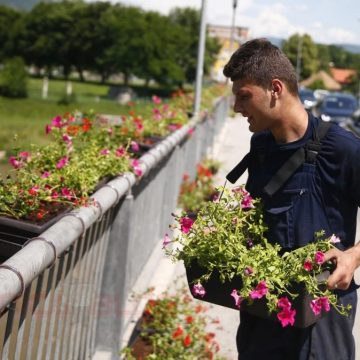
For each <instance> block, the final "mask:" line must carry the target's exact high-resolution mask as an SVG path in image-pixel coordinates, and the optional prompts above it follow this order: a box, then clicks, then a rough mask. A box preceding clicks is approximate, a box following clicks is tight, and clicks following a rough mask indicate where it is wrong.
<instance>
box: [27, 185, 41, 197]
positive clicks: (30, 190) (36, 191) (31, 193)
mask: <svg viewBox="0 0 360 360" xmlns="http://www.w3.org/2000/svg"><path fill="white" fill-rule="evenodd" d="M39 190H40V188H39V187H38V186H33V187H32V188H31V189H29V194H30V195H32V196H35V195H37V193H38V192H39Z"/></svg>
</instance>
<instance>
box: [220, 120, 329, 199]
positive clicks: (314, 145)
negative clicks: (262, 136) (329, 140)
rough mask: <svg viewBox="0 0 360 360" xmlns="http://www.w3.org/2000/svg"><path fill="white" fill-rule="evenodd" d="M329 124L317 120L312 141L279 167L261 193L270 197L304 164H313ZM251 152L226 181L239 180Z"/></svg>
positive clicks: (247, 164)
mask: <svg viewBox="0 0 360 360" xmlns="http://www.w3.org/2000/svg"><path fill="white" fill-rule="evenodd" d="M330 125H331V124H330V123H329V122H325V121H323V120H321V119H319V124H318V126H317V127H316V128H315V129H314V133H313V139H311V140H309V141H308V142H307V143H306V145H305V147H302V148H299V149H298V150H297V151H295V153H294V154H293V155H292V156H291V157H290V158H289V159H288V160H287V161H286V162H285V163H284V164H283V165H282V166H281V168H280V169H279V170H278V171H277V172H276V173H275V175H274V176H273V177H272V178H271V179H270V181H269V182H268V184H267V185H266V186H265V187H264V189H263V191H264V193H265V194H267V195H268V196H272V195H274V194H275V193H276V191H278V190H279V189H280V188H281V187H282V186H283V185H284V184H285V182H286V181H287V180H288V179H289V178H290V177H291V176H292V175H293V174H294V173H295V171H296V170H297V169H298V168H299V167H300V166H301V165H302V164H303V163H304V162H310V163H314V162H315V159H316V156H317V154H318V153H319V151H320V149H321V140H322V139H323V138H324V137H325V136H326V134H327V131H328V130H329V127H330ZM253 156H254V154H253V152H251V151H250V152H249V153H247V154H246V155H245V156H244V158H243V159H242V160H241V161H240V162H239V163H238V164H237V165H236V166H235V167H234V168H233V169H232V170H231V171H230V172H229V173H228V174H227V175H226V179H227V180H228V181H230V182H231V183H232V184H235V182H236V181H237V180H238V179H239V178H240V176H241V175H242V174H243V173H244V172H245V170H246V169H247V168H248V166H249V162H250V159H251V157H253Z"/></svg>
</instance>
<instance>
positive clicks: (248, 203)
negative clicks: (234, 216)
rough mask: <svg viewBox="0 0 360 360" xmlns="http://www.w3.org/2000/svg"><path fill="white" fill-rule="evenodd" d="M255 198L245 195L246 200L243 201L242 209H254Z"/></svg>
mask: <svg viewBox="0 0 360 360" xmlns="http://www.w3.org/2000/svg"><path fill="white" fill-rule="evenodd" d="M252 201H253V198H252V197H251V196H250V195H245V196H244V198H243V199H242V201H241V208H242V209H251V208H253V207H254V205H253V203H252Z"/></svg>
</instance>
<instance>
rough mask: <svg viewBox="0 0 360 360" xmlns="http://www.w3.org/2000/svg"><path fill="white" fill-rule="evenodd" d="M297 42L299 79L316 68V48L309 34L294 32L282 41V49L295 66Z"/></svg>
mask: <svg viewBox="0 0 360 360" xmlns="http://www.w3.org/2000/svg"><path fill="white" fill-rule="evenodd" d="M299 42H300V51H301V70H300V79H304V78H307V77H309V76H310V75H311V74H313V73H315V72H316V71H317V70H318V50H317V46H316V44H315V43H314V42H313V40H312V38H311V36H310V35H308V34H305V35H299V34H294V35H292V36H290V38H289V39H288V40H286V41H284V44H283V51H284V53H285V54H286V55H287V56H288V57H289V59H290V61H291V63H292V64H293V65H294V67H295V68H296V64H297V60H298V54H299V51H298V49H299Z"/></svg>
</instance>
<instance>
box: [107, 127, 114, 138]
mask: <svg viewBox="0 0 360 360" xmlns="http://www.w3.org/2000/svg"><path fill="white" fill-rule="evenodd" d="M107 133H108V134H109V135H110V136H111V135H112V134H113V128H108V129H107Z"/></svg>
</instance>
